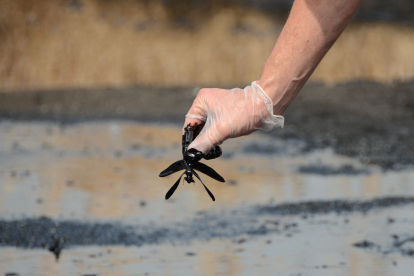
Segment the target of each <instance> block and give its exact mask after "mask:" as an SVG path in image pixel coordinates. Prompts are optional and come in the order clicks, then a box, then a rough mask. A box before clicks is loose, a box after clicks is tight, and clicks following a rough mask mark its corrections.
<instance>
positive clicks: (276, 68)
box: [184, 0, 362, 153]
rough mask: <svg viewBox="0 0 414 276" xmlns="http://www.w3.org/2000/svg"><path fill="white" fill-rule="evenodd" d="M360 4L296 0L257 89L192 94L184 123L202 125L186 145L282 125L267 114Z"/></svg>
mask: <svg viewBox="0 0 414 276" xmlns="http://www.w3.org/2000/svg"><path fill="white" fill-rule="evenodd" d="M361 2H362V0H296V1H295V2H294V4H293V7H292V10H291V13H290V15H289V18H288V20H287V22H286V24H285V26H284V28H283V30H282V32H281V34H280V36H279V38H278V40H277V42H276V44H275V46H274V48H273V50H272V52H271V54H270V56H269V58H268V60H267V62H266V65H265V67H264V70H263V74H262V76H261V78H260V79H259V80H258V81H257V82H256V83H257V85H258V87H256V84H255V83H252V86H248V87H246V88H245V89H244V90H242V89H233V90H224V89H202V90H201V91H200V93H199V94H198V95H197V98H196V99H195V100H194V103H193V105H192V107H191V108H190V110H189V112H188V114H187V116H186V120H185V123H184V127H185V126H186V125H187V124H189V123H201V122H202V121H206V125H205V126H204V128H203V130H202V132H201V133H200V135H199V136H198V137H197V138H196V139H195V140H194V142H193V143H192V144H191V145H190V148H196V149H198V150H200V151H202V152H204V153H206V152H208V151H209V149H210V148H211V147H213V146H215V145H218V144H221V143H222V142H223V141H224V140H226V139H228V138H235V137H238V136H242V135H247V134H250V133H252V132H254V131H255V130H257V129H263V130H265V131H269V130H271V129H273V128H275V127H277V126H283V121H282V122H279V123H278V122H277V120H278V119H277V118H280V117H275V116H274V115H273V114H278V115H282V114H283V112H284V111H285V110H286V109H287V107H288V106H289V105H290V103H291V102H292V101H293V99H294V98H295V97H296V95H297V94H298V93H299V91H300V89H301V88H302V87H303V85H304V84H305V83H306V81H307V80H308V79H309V77H310V76H311V74H312V73H313V71H314V70H315V68H316V66H317V65H318V64H319V62H320V61H321V59H322V58H323V57H324V55H325V54H326V53H327V51H328V50H329V49H330V48H331V46H332V45H333V43H334V42H335V41H336V40H337V38H338V37H339V36H340V34H341V33H342V32H343V30H344V29H345V27H346V26H347V25H348V23H349V22H350V21H351V19H352V17H353V16H354V14H355V13H356V11H357V9H358V7H359V6H360V4H361ZM246 66H248V65H246ZM268 100H270V102H271V104H270V105H271V106H270V108H269V104H268Z"/></svg>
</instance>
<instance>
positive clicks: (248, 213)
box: [0, 197, 414, 259]
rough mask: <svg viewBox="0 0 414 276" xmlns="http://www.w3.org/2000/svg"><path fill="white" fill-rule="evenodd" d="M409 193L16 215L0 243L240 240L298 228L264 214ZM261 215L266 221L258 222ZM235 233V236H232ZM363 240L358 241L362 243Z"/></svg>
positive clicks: (347, 205) (316, 210) (348, 208)
mask: <svg viewBox="0 0 414 276" xmlns="http://www.w3.org/2000/svg"><path fill="white" fill-rule="evenodd" d="M413 203H414V198H402V197H398V198H382V199H374V200H370V201H362V202H350V201H323V202H319V201H318V202H304V203H291V204H281V205H265V206H251V207H248V208H247V209H243V210H239V209H235V210H231V212H228V213H220V214H217V213H214V212H200V213H198V214H197V216H196V217H195V218H194V219H192V220H186V221H184V222H177V223H173V224H169V225H168V226H157V225H155V224H153V223H150V224H148V225H137V226H131V225H124V224H122V223H119V222H108V223H96V222H81V221H56V220H53V219H50V218H46V217H41V218H28V219H20V220H11V221H7V220H0V246H16V247H22V248H44V249H46V250H49V251H51V252H52V253H53V254H54V255H55V257H56V259H58V258H59V256H60V254H61V252H62V251H63V252H64V249H65V248H68V247H71V246H88V245H125V246H142V245H147V244H161V243H171V244H176V243H177V242H178V243H180V242H184V243H186V242H190V241H193V240H201V241H208V240H211V239H215V238H219V239H231V240H233V239H235V242H236V243H239V244H241V243H245V242H248V241H249V239H251V238H254V237H255V236H263V235H267V234H280V235H285V236H287V237H292V236H294V235H295V234H296V233H298V231H300V230H299V229H298V228H299V225H298V224H297V223H285V224H283V226H282V225H280V223H278V222H277V223H275V222H276V221H275V220H271V219H268V217H269V216H272V215H276V216H285V215H289V216H291V215H303V214H312V215H316V214H326V213H330V212H336V213H349V212H362V213H366V212H368V211H370V210H372V209H378V208H388V207H395V206H402V205H404V204H413ZM260 217H264V218H265V219H266V220H264V221H263V222H259V221H258V219H260ZM237 237H239V238H237ZM412 241H414V237H406V238H405V239H394V245H393V250H395V251H398V252H401V253H402V254H404V255H408V256H411V255H414V251H413V250H411V249H407V248H406V247H404V246H403V245H405V244H407V243H409V242H412ZM362 244H363V245H364V243H362Z"/></svg>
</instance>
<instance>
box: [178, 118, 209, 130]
mask: <svg viewBox="0 0 414 276" xmlns="http://www.w3.org/2000/svg"><path fill="white" fill-rule="evenodd" d="M195 124H197V125H202V124H204V121H203V120H201V119H198V118H192V117H187V116H186V117H185V121H184V126H183V134H184V132H185V130H184V128H186V127H187V126H188V125H190V126H194V125H195Z"/></svg>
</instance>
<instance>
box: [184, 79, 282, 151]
mask: <svg viewBox="0 0 414 276" xmlns="http://www.w3.org/2000/svg"><path fill="white" fill-rule="evenodd" d="M196 114H197V115H196ZM201 115H204V116H201ZM191 119H199V120H202V121H204V122H206V123H205V125H204V127H203V129H202V131H201V132H200V134H199V135H198V137H197V138H196V139H195V140H194V141H193V142H192V143H191V145H190V148H191V147H193V148H195V149H197V150H200V151H202V152H203V153H204V154H207V153H208V152H209V151H210V150H211V148H213V147H214V146H216V145H220V144H222V143H223V141H225V140H227V139H229V138H236V137H239V136H244V135H249V134H251V133H253V132H254V131H256V130H258V129H260V130H263V131H266V132H268V131H271V130H273V129H275V128H277V127H283V123H284V118H283V116H275V115H273V102H272V100H271V99H270V98H269V96H268V95H267V94H266V93H265V91H263V89H262V88H261V87H260V86H259V85H258V84H256V82H252V84H251V85H249V86H246V87H245V88H244V89H240V88H234V89H231V90H226V89H206V88H205V89H202V90H200V93H199V94H198V95H197V97H196V99H195V100H194V103H193V105H192V107H191V109H190V111H189V112H188V114H187V115H186V121H185V123H186V124H188V123H190V122H191Z"/></svg>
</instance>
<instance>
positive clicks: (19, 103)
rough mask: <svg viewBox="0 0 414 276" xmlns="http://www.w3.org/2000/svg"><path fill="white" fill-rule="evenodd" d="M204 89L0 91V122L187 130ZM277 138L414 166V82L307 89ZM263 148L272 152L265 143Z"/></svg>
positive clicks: (276, 133)
mask: <svg viewBox="0 0 414 276" xmlns="http://www.w3.org/2000/svg"><path fill="white" fill-rule="evenodd" d="M197 92H198V89H197V88H185V89H184V88H171V89H168V88H164V89H162V88H140V87H136V88H129V89H96V90H60V91H29V92H26V93H16V94H8V93H0V118H3V119H11V120H25V121H31V120H47V121H54V122H59V123H73V122H82V121H86V120H108V119H123V120H134V121H144V122H160V123H166V122H168V123H177V124H181V123H182V121H183V118H184V116H185V114H186V112H187V111H188V109H189V107H190V106H191V103H192V101H193V99H194V97H195V95H196V93H197ZM284 115H285V118H286V121H285V128H284V129H283V130H277V131H273V132H272V133H271V134H270V135H273V136H275V137H279V138H283V139H298V140H300V141H303V142H305V143H306V145H307V146H306V147H305V149H304V150H305V151H309V150H313V149H315V148H324V147H328V146H330V147H333V148H334V149H335V151H336V152H337V153H340V154H344V155H346V156H352V157H356V158H358V159H360V160H361V161H362V162H364V163H370V164H378V165H380V166H381V167H382V168H383V169H399V168H403V167H405V166H411V165H414V140H413V139H410V137H413V136H414V121H413V118H414V83H413V82H409V83H399V82H397V83H394V84H391V85H384V84H379V83H370V82H354V83H348V84H341V85H336V86H332V87H331V86H325V85H321V84H307V85H306V86H305V87H304V88H303V90H302V91H301V93H300V94H299V96H298V97H297V98H296V99H295V101H294V102H293V104H292V105H291V106H290V107H289V109H288V110H287V111H286V113H285V114H284ZM254 149H255V150H259V151H260V150H261V151H263V152H269V151H270V152H272V149H271V148H263V147H262V146H261V145H257V146H256V147H255V148H254Z"/></svg>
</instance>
